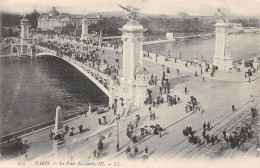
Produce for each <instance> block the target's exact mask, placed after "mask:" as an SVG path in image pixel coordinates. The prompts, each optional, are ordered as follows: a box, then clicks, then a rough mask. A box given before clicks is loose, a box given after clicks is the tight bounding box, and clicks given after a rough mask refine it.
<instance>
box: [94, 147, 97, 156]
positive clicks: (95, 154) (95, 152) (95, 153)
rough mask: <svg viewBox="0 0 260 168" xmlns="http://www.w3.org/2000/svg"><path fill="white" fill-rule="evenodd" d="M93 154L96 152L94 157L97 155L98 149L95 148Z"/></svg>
mask: <svg viewBox="0 0 260 168" xmlns="http://www.w3.org/2000/svg"><path fill="white" fill-rule="evenodd" d="M93 154H94V158H95V157H97V150H96V149H95V150H94V152H93Z"/></svg>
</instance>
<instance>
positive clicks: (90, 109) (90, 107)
mask: <svg viewBox="0 0 260 168" xmlns="http://www.w3.org/2000/svg"><path fill="white" fill-rule="evenodd" d="M88 111H89V114H91V113H92V105H91V104H90V105H89V106H88Z"/></svg>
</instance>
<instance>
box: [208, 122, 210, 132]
mask: <svg viewBox="0 0 260 168" xmlns="http://www.w3.org/2000/svg"><path fill="white" fill-rule="evenodd" d="M207 128H208V130H210V123H209V121H208V124H207Z"/></svg>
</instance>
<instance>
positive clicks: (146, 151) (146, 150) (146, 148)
mask: <svg viewBox="0 0 260 168" xmlns="http://www.w3.org/2000/svg"><path fill="white" fill-rule="evenodd" d="M144 151H145V153H146V154H148V146H147V145H146V146H145V149H144Z"/></svg>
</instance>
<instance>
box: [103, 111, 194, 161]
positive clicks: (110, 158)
mask: <svg viewBox="0 0 260 168" xmlns="http://www.w3.org/2000/svg"><path fill="white" fill-rule="evenodd" d="M196 111H197V108H196V109H195V110H193V111H192V112H191V113H190V114H189V115H187V116H185V117H183V118H181V119H179V120H177V121H175V122H173V123H171V124H170V125H168V126H166V127H165V128H164V129H167V128H169V127H171V126H173V125H174V124H176V123H178V122H180V121H181V120H184V119H185V118H187V117H189V116H190V115H192V114H194V113H195V112H196ZM153 136H155V135H154V134H152V135H150V136H147V137H145V138H144V139H142V140H141V141H139V142H137V143H135V144H134V145H131V146H130V148H132V147H135V146H137V145H138V144H140V143H142V142H144V141H146V140H147V139H149V138H151V137H153ZM125 151H126V149H123V150H122V151H120V152H118V153H116V154H115V155H113V156H111V157H109V158H108V159H107V160H106V161H110V160H112V159H113V158H115V157H116V156H118V155H120V154H122V153H123V152H125Z"/></svg>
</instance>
